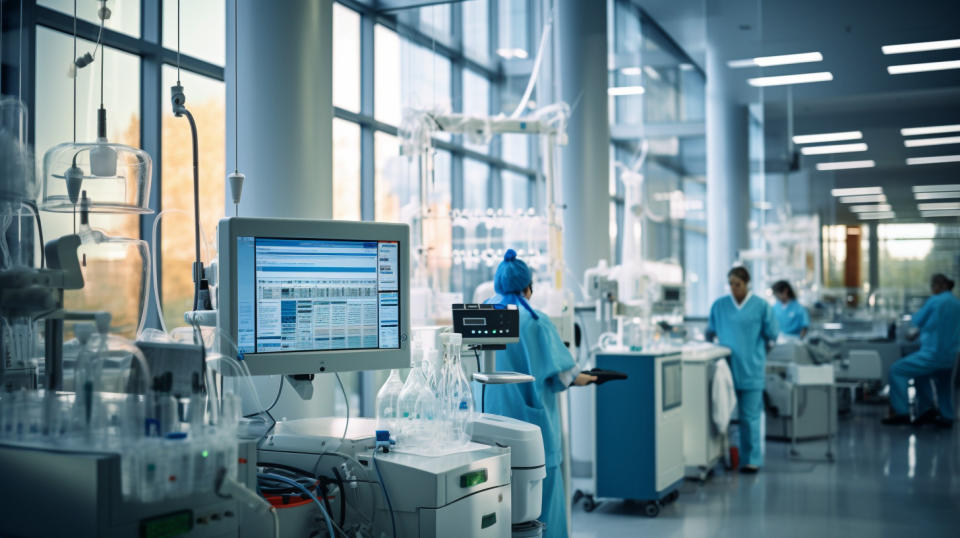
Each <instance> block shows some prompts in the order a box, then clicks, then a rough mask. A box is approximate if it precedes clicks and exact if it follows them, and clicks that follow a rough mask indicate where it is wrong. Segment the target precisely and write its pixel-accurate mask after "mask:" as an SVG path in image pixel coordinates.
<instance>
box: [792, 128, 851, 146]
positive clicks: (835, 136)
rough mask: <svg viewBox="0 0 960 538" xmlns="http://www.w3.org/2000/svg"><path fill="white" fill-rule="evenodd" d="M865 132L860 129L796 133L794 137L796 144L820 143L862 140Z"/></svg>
mask: <svg viewBox="0 0 960 538" xmlns="http://www.w3.org/2000/svg"><path fill="white" fill-rule="evenodd" d="M861 138H863V133H862V132H860V131H844V132H841V133H822V134H809V135H796V136H794V137H793V143H794V144H819V143H821V142H843V141H845V140H860V139H861Z"/></svg>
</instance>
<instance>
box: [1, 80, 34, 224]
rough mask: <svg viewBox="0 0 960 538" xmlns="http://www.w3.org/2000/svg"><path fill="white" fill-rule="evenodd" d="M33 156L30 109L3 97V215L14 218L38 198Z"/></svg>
mask: <svg viewBox="0 0 960 538" xmlns="http://www.w3.org/2000/svg"><path fill="white" fill-rule="evenodd" d="M34 169H35V166H34V163H33V152H32V151H30V146H29V144H28V143H27V107H26V106H24V104H23V102H22V101H20V100H19V99H14V98H12V97H0V214H2V215H11V214H14V213H16V212H18V211H19V210H20V204H21V202H24V201H29V200H35V199H36V198H37V178H36V175H35V172H34Z"/></svg>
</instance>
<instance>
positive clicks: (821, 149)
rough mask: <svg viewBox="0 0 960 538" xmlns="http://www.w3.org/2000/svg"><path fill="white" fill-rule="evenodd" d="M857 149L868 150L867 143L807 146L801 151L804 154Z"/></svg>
mask: <svg viewBox="0 0 960 538" xmlns="http://www.w3.org/2000/svg"><path fill="white" fill-rule="evenodd" d="M855 151H867V145H866V144H864V143H863V142H858V143H856V144H830V145H827V146H807V147H805V148H800V153H803V154H804V155H826V154H828V153H852V152H855Z"/></svg>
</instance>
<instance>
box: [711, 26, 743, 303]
mask: <svg viewBox="0 0 960 538" xmlns="http://www.w3.org/2000/svg"><path fill="white" fill-rule="evenodd" d="M726 75H727V67H726V64H725V61H724V60H723V58H721V57H719V54H718V53H717V50H716V48H715V47H714V46H712V44H711V45H708V47H707V121H706V131H707V273H708V275H707V283H708V287H707V290H708V293H709V300H710V301H711V302H712V301H713V300H714V299H716V298H717V297H720V296H721V295H724V294H725V293H727V289H726V284H727V271H729V270H730V267H731V266H732V265H733V262H734V261H736V258H737V251H739V250H741V249H745V248H747V247H748V245H749V236H748V230H747V226H748V223H749V221H750V160H749V140H748V139H749V130H748V123H747V120H748V116H747V108H746V106H745V105H741V104H739V103H737V101H736V92H733V91H731V90H730V89H729V88H728V84H727V80H726V79H727V76H726Z"/></svg>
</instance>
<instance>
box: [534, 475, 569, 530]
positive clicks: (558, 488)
mask: <svg viewBox="0 0 960 538" xmlns="http://www.w3.org/2000/svg"><path fill="white" fill-rule="evenodd" d="M540 521H541V522H543V523H544V524H546V526H547V528H546V529H544V531H543V536H544V538H567V503H566V497H565V496H564V493H563V473H562V472H561V471H560V466H559V465H554V466H551V467H547V477H546V478H545V479H544V480H543V505H542V506H541V508H540Z"/></svg>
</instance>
